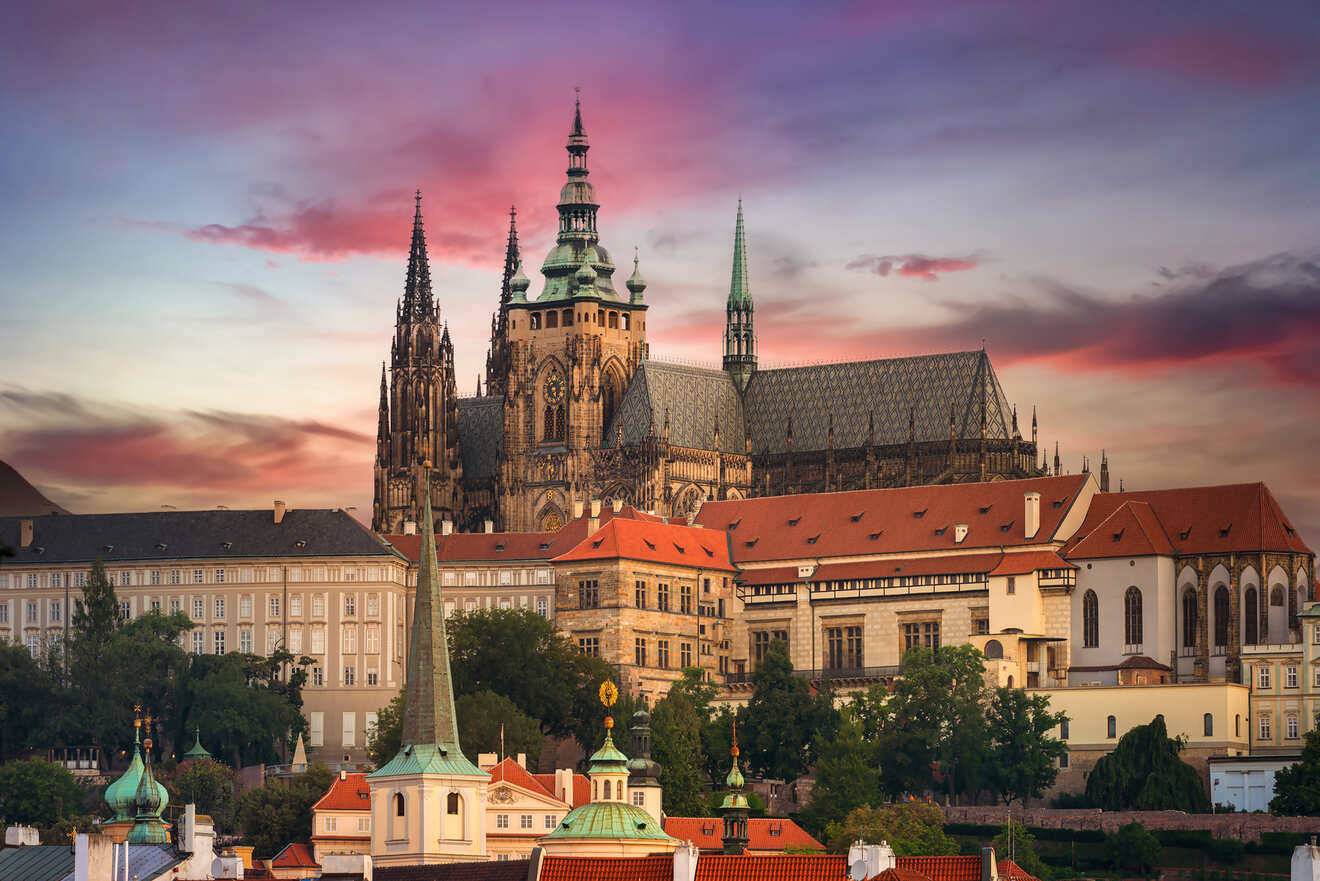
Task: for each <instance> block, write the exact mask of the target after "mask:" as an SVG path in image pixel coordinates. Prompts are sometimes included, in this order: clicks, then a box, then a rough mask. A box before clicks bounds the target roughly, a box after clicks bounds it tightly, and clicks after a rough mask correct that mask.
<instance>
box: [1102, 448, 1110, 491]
mask: <svg viewBox="0 0 1320 881" xmlns="http://www.w3.org/2000/svg"><path fill="white" fill-rule="evenodd" d="M1100 492H1102V493H1107V492H1109V456H1107V455H1106V454H1105V451H1104V450H1101V451H1100Z"/></svg>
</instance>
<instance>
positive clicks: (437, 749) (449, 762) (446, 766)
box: [367, 743, 490, 777]
mask: <svg viewBox="0 0 1320 881" xmlns="http://www.w3.org/2000/svg"><path fill="white" fill-rule="evenodd" d="M405 774H459V775H464V776H470V777H488V776H490V775H489V774H487V773H486V772H485V771H483V770H481V769H480V768H478V767H477V766H476V765H474V764H472V763H471V762H469V761H468V759H467V756H465V755H463V754H462V753H461V752H459V751H457V750H450V749H448V748H446V747H442V746H438V745H437V744H434V743H421V744H417V745H415V746H405V747H404V748H403V749H401V750H399V752H398V753H397V754H395V756H394V758H392V759H390V760H389V761H388V762H386V763H385V767H383V768H381V769H380V770H378V771H373V772H371V773H370V774H368V775H367V776H368V777H394V776H402V775H405Z"/></svg>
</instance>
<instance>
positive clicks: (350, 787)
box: [312, 774, 371, 837]
mask: <svg viewBox="0 0 1320 881" xmlns="http://www.w3.org/2000/svg"><path fill="white" fill-rule="evenodd" d="M370 798H371V789H370V787H368V786H367V775H366V774H344V775H343V776H342V777H336V778H335V779H334V780H333V781H332V782H331V783H330V788H329V789H327V790H326V792H325V795H323V796H321V798H320V799H319V800H318V801H317V802H316V804H314V805H312V810H314V811H370V810H371V801H370ZM336 837H338V836H336Z"/></svg>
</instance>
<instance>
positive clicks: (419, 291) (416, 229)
mask: <svg viewBox="0 0 1320 881" xmlns="http://www.w3.org/2000/svg"><path fill="white" fill-rule="evenodd" d="M414 198H415V200H416V207H415V208H414V210H413V228H412V243H411V244H410V245H409V248H408V276H407V279H406V280H405V281H404V285H403V314H404V315H405V316H416V317H418V318H433V317H434V316H435V300H434V299H433V298H432V296H431V264H430V261H429V260H428V258H427V256H426V232H425V231H424V230H423V228H422V191H421V190H418V191H417V193H416V195H415V197H414Z"/></svg>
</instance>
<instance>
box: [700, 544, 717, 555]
mask: <svg viewBox="0 0 1320 881" xmlns="http://www.w3.org/2000/svg"><path fill="white" fill-rule="evenodd" d="M701 549H702V550H703V551H705V552H706V556H707V557H713V556H715V552H714V551H712V550H711V549H710V548H708V547H706V546H705V545H702V546H701Z"/></svg>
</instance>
